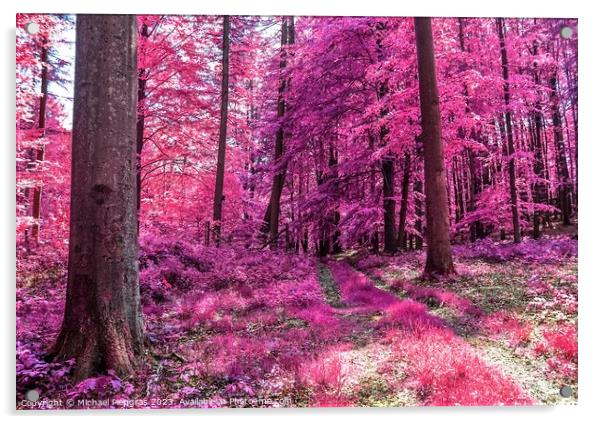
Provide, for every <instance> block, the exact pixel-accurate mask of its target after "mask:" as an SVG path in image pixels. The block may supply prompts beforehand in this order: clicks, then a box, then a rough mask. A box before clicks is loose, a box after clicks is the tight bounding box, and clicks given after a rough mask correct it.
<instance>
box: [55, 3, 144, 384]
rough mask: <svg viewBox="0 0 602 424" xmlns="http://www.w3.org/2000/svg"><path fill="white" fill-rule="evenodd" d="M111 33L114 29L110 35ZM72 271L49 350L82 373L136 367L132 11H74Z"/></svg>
mask: <svg viewBox="0 0 602 424" xmlns="http://www.w3.org/2000/svg"><path fill="white" fill-rule="evenodd" d="M108 34H110V36H108ZM76 36H77V38H76V63H75V86H74V90H75V91H74V94H75V96H74V105H73V108H74V114H73V153H72V155H73V159H72V178H71V181H72V183H71V219H70V238H69V269H68V283H67V296H66V305H65V314H64V320H63V324H62V327H61V331H60V334H59V336H58V339H57V340H56V343H55V345H54V347H53V348H52V349H51V351H50V354H49V356H50V357H54V358H56V359H57V360H67V359H71V358H75V361H76V363H75V373H74V377H75V379H76V380H78V381H79V380H82V379H84V378H87V377H89V376H91V375H94V374H95V373H100V372H106V371H107V370H110V369H112V370H114V371H116V372H117V373H118V374H119V375H122V376H126V375H129V374H131V373H132V372H133V371H134V366H135V360H136V355H137V354H139V353H141V351H142V348H143V340H142V314H141V310H140V293H139V286H138V240H137V214H136V104H137V93H136V67H137V54H136V53H137V52H136V44H137V31H136V16H135V15H78V17H77V32H76Z"/></svg>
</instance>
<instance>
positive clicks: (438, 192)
mask: <svg viewBox="0 0 602 424" xmlns="http://www.w3.org/2000/svg"><path fill="white" fill-rule="evenodd" d="M414 27H415V31H416V51H417V55H418V80H419V90H420V115H421V118H422V120H421V121H422V122H421V124H422V135H421V141H422V143H423V148H424V181H425V191H426V225H427V229H426V237H427V254H426V266H425V269H424V274H425V275H427V276H431V275H449V274H452V273H454V272H455V269H454V264H453V260H452V252H451V244H450V241H449V214H448V213H447V190H446V187H445V181H446V179H445V163H444V160H443V145H442V143H441V115H440V111H439V90H438V88H437V74H436V67H435V54H434V49H433V33H432V29H431V19H430V18H414Z"/></svg>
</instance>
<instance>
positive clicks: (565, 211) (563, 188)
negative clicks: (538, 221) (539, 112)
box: [550, 70, 571, 225]
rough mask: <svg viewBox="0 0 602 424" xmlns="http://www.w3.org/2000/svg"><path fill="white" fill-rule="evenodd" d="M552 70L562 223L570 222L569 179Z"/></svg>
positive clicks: (552, 95)
mask: <svg viewBox="0 0 602 424" xmlns="http://www.w3.org/2000/svg"><path fill="white" fill-rule="evenodd" d="M556 72H557V71H556V70H554V71H553V74H552V77H551V78H550V93H551V94H550V101H551V103H552V125H553V126H554V147H555V150H556V170H557V175H558V179H559V181H558V200H559V203H560V211H561V213H562V224H563V225H570V224H571V202H570V198H569V195H570V181H569V171H568V166H567V154H566V147H565V144H564V138H563V136H562V120H561V115H560V105H559V100H558V87H557V81H558V78H557V74H556Z"/></svg>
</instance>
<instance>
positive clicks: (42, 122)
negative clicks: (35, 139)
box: [31, 37, 48, 245]
mask: <svg viewBox="0 0 602 424" xmlns="http://www.w3.org/2000/svg"><path fill="white" fill-rule="evenodd" d="M41 42H42V48H41V52H40V60H41V62H42V73H41V81H40V94H41V96H40V110H39V112H38V129H39V130H40V138H44V136H45V135H46V104H47V103H48V47H47V46H46V43H47V40H46V38H45V37H43V38H42V41H41ZM44 153H45V152H44V145H43V144H41V145H40V146H38V148H37V149H36V150H35V161H36V162H35V165H34V168H35V167H38V166H39V165H40V164H41V163H42V162H43V161H44ZM41 216H42V185H41V183H40V185H36V186H35V187H34V188H33V199H32V203H31V217H32V218H33V220H34V222H33V225H32V227H31V238H32V239H33V243H34V244H35V245H37V244H38V242H39V239H40V218H41Z"/></svg>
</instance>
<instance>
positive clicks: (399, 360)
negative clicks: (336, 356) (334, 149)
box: [328, 261, 547, 405]
mask: <svg viewBox="0 0 602 424" xmlns="http://www.w3.org/2000/svg"><path fill="white" fill-rule="evenodd" d="M328 270H330V274H331V276H332V282H334V285H335V289H336V291H338V294H337V296H335V297H337V298H338V302H339V303H340V305H339V311H340V312H341V313H342V314H343V315H346V316H347V317H348V319H353V320H354V321H355V322H356V325H357V326H358V328H357V330H356V332H357V333H362V332H363V333H369V334H371V335H372V337H370V338H369V339H367V340H366V343H367V344H366V346H361V347H358V348H357V349H354V350H353V352H352V353H348V354H347V355H348V356H349V357H350V358H352V360H351V361H350V363H351V364H356V367H355V368H357V369H358V370H359V374H360V375H361V378H358V379H355V380H354V381H356V382H358V383H359V382H360V381H363V382H364V384H365V382H366V379H368V380H369V379H370V378H374V377H375V376H377V378H376V381H377V383H375V385H377V386H378V384H381V383H383V382H384V384H385V385H386V390H385V392H387V395H388V398H387V399H388V400H391V399H399V398H403V399H406V400H408V399H409V400H408V401H407V402H406V403H404V404H411V403H412V402H414V401H415V402H416V403H417V404H424V405H454V404H457V405H500V404H515V405H516V404H521V405H524V404H532V403H534V402H537V401H534V400H533V398H532V396H529V393H527V392H526V391H525V384H520V382H518V381H516V380H515V379H514V378H513V376H512V373H508V372H506V371H505V370H504V369H503V367H502V366H501V365H502V363H503V361H492V360H489V358H487V355H484V352H483V351H482V350H481V349H480V348H477V347H475V346H473V345H471V344H470V343H468V342H467V341H466V340H464V339H463V338H462V337H460V336H458V335H457V334H456V332H455V331H454V330H453V328H452V327H451V326H450V325H449V323H447V322H446V321H445V320H444V319H442V318H441V317H438V316H436V315H435V314H433V313H431V312H430V311H429V310H428V309H427V308H426V306H425V305H423V304H421V303H419V302H416V301H413V300H410V299H404V298H401V297H400V296H399V295H398V294H397V293H394V292H391V291H389V290H385V289H384V287H377V286H376V285H375V284H374V282H373V281H372V280H371V279H370V278H369V277H368V276H367V275H365V274H364V273H362V272H360V271H357V270H355V269H354V268H352V267H351V266H350V265H348V264H346V263H344V262H335V261H332V262H329V263H328ZM329 292H330V294H331V297H332V293H333V290H332V288H331V290H329ZM367 317H369V319H367ZM374 358H379V361H380V362H378V361H377V366H376V367H374V366H366V364H374V363H375V360H374ZM483 358H485V359H483ZM358 370H354V368H353V366H351V369H350V370H349V375H354V374H355V373H356V372H358ZM546 389H547V388H546Z"/></svg>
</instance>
